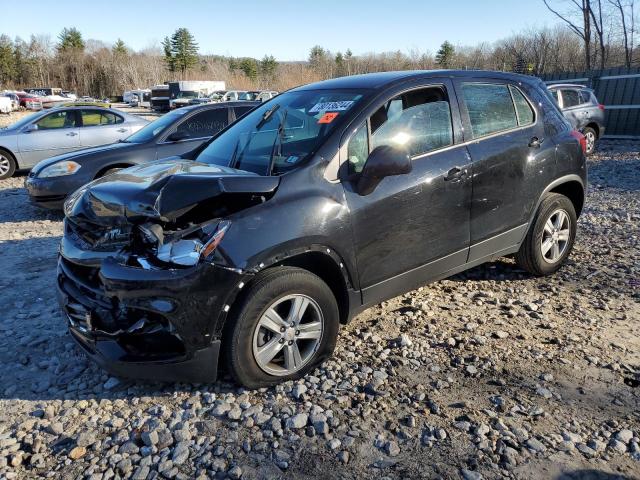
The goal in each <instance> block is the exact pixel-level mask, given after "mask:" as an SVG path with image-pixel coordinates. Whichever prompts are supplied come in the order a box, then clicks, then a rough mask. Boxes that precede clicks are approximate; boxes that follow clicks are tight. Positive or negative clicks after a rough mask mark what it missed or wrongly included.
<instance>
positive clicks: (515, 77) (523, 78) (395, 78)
mask: <svg viewBox="0 0 640 480" xmlns="http://www.w3.org/2000/svg"><path fill="white" fill-rule="evenodd" d="M443 77H444V78H492V79H504V80H512V81H517V82H526V83H537V82H538V81H539V79H538V78H537V77H532V76H529V75H522V74H518V73H507V72H494V71H490V70H402V71H393V72H377V73H365V74H362V75H351V76H348V77H339V78H332V79H330V80H323V81H321V82H315V83H310V84H308V85H303V86H300V87H297V88H295V89H293V90H316V89H330V88H331V89H333V88H364V89H382V88H386V87H389V86H392V85H395V84H398V83H403V82H406V81H408V80H413V79H422V78H424V79H428V78H443Z"/></svg>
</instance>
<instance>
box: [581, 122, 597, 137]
mask: <svg viewBox="0 0 640 480" xmlns="http://www.w3.org/2000/svg"><path fill="white" fill-rule="evenodd" d="M585 128H591V129H593V131H595V132H596V140H598V139H599V138H600V127H599V126H598V124H597V123H596V122H589V123H587V124H586V125H585V126H584V127H582V130H583V131H584V129H585Z"/></svg>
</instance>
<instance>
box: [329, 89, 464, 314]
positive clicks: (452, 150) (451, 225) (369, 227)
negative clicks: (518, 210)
mask: <svg viewBox="0 0 640 480" xmlns="http://www.w3.org/2000/svg"><path fill="white" fill-rule="evenodd" d="M456 105H457V102H456V101H455V93H454V91H453V88H452V86H451V84H450V83H449V81H448V80H444V81H438V82H437V83H434V84H427V85H420V86H418V87H415V88H413V89H411V90H408V91H404V92H400V93H399V94H395V95H394V96H393V97H391V98H387V99H386V100H384V102H382V103H381V104H379V105H377V106H376V107H377V108H375V107H374V108H375V111H373V113H372V114H371V115H370V116H369V118H368V119H367V120H366V121H365V122H363V123H362V124H361V125H360V127H359V128H358V129H357V130H356V131H355V133H353V134H352V135H351V136H350V137H349V138H348V139H346V141H344V142H343V145H344V148H341V158H344V159H345V160H346V172H345V178H344V179H343V180H342V184H343V186H344V190H345V195H346V199H347V203H348V205H349V209H350V211H351V219H352V224H353V235H354V243H355V251H356V259H357V265H358V274H359V276H360V286H361V288H362V295H363V303H364V304H366V305H369V304H374V303H377V302H379V301H382V300H384V299H386V298H390V297H393V296H395V295H397V294H399V293H403V292H405V291H409V290H411V289H414V288H416V287H418V286H420V285H423V284H424V283H426V282H428V281H429V280H432V279H434V278H436V277H438V276H439V275H441V274H443V273H444V272H447V271H449V270H451V269H454V268H456V267H458V266H460V265H462V264H464V263H465V262H466V260H467V255H468V251H469V233H470V221H469V215H470V204H471V177H470V175H469V164H470V157H469V155H468V153H467V149H466V147H465V146H464V145H460V144H461V142H462V138H461V129H460V116H459V112H458V111H457V106H456ZM343 140H344V139H343ZM394 144H396V145H397V144H402V145H403V146H404V147H406V148H407V149H408V150H409V154H410V156H411V159H412V171H411V172H410V173H408V174H402V175H397V176H390V177H386V178H383V179H382V180H381V181H380V183H379V184H378V185H377V186H376V188H375V189H374V190H373V191H372V192H371V193H368V194H366V195H363V194H360V193H358V188H357V182H358V177H359V175H360V174H361V172H362V169H363V168H364V166H365V164H366V158H367V156H368V154H369V153H370V152H371V150H373V148H375V147H376V146H380V145H394ZM345 157H346V158H345ZM344 171H345V168H344V167H343V172H344Z"/></svg>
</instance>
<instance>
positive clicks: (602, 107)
mask: <svg viewBox="0 0 640 480" xmlns="http://www.w3.org/2000/svg"><path fill="white" fill-rule="evenodd" d="M598 108H599V109H600V110H602V111H603V112H604V105H603V104H601V103H600V104H598Z"/></svg>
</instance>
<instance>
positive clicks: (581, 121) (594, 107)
mask: <svg viewBox="0 0 640 480" xmlns="http://www.w3.org/2000/svg"><path fill="white" fill-rule="evenodd" d="M549 90H550V91H551V94H552V95H553V96H554V98H555V99H556V101H557V102H558V105H559V106H560V108H561V109H562V113H563V114H564V116H565V117H567V118H568V119H569V122H571V124H572V125H573V126H574V127H575V128H577V129H578V130H580V131H581V132H582V134H583V135H584V136H585V138H586V140H587V155H590V154H591V153H593V151H594V150H595V148H596V142H597V141H598V139H600V138H602V136H603V135H604V105H602V104H601V103H600V102H598V99H597V98H596V94H595V92H594V91H593V90H592V89H590V88H587V87H585V86H584V85H574V84H570V83H567V84H564V83H563V84H555V85H550V86H549Z"/></svg>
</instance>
